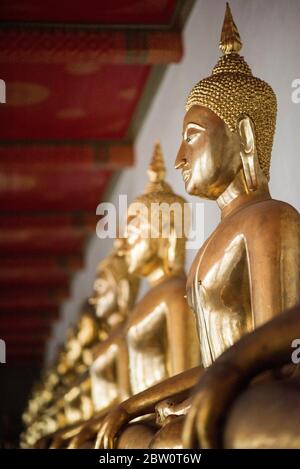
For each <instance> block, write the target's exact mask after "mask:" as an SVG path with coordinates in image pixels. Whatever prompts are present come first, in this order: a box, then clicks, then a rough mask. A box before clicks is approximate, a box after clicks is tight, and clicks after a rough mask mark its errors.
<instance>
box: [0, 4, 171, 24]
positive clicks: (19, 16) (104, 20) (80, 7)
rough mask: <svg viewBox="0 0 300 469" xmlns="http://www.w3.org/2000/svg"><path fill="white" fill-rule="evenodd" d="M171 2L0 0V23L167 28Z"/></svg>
mask: <svg viewBox="0 0 300 469" xmlns="http://www.w3.org/2000/svg"><path fill="white" fill-rule="evenodd" d="M174 4H175V0H142V1H141V0H113V1H112V0H106V1H104V0H86V1H85V2H84V4H83V3H82V2H79V1H78V0H77V1H75V2H74V0H64V1H63V2H61V0H49V1H41V0H1V5H0V19H1V20H5V21H45V22H51V21H53V22H62V23H100V24H108V25H111V24H120V25H126V24H136V25H139V24H148V25H149V24H150V25H160V24H168V23H169V22H170V20H171V17H172V14H173V12H174Z"/></svg>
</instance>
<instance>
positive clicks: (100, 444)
mask: <svg viewBox="0 0 300 469" xmlns="http://www.w3.org/2000/svg"><path fill="white" fill-rule="evenodd" d="M129 421H130V417H129V415H128V413H127V412H126V410H125V409H124V408H123V407H122V406H121V405H119V406H117V407H115V408H114V409H112V410H111V411H110V412H109V413H108V414H107V415H106V417H104V419H103V421H102V423H101V426H100V429H99V431H98V435H97V440H96V444H95V449H114V448H115V447H116V446H115V445H116V437H117V434H118V433H119V432H120V430H121V429H122V427H123V426H124V425H126V423H128V422H129Z"/></svg>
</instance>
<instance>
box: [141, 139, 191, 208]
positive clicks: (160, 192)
mask: <svg viewBox="0 0 300 469" xmlns="http://www.w3.org/2000/svg"><path fill="white" fill-rule="evenodd" d="M147 173H148V176H149V182H148V183H147V184H146V187H145V190H144V193H143V194H142V195H140V196H138V197H137V198H136V199H135V200H134V201H133V202H132V203H135V202H142V203H145V204H146V205H147V204H151V203H152V202H153V203H155V202H166V203H172V202H179V203H181V204H183V203H184V202H185V200H184V199H183V198H182V197H180V196H179V195H177V194H175V193H174V192H173V190H172V188H171V186H170V185H169V184H168V183H167V182H166V181H165V176H166V167H165V163H164V157H163V153H162V150H161V146H160V143H159V142H156V143H155V146H154V151H153V155H152V158H151V161H150V163H149V166H148V169H147Z"/></svg>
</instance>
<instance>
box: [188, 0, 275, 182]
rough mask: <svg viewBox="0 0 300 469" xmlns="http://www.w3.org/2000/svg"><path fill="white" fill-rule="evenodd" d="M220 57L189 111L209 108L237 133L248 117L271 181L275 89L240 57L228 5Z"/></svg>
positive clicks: (194, 93)
mask: <svg viewBox="0 0 300 469" xmlns="http://www.w3.org/2000/svg"><path fill="white" fill-rule="evenodd" d="M219 47H220V49H221V50H222V52H223V54H224V55H223V56H222V57H220V59H219V61H218V62H217V64H216V66H215V67H214V69H213V71H212V75H211V76H210V77H208V78H204V79H203V80H201V81H199V83H197V85H196V86H195V87H194V88H193V89H192V91H191V92H190V94H189V96H188V99H187V103H186V111H188V110H189V109H190V108H191V107H192V106H193V105H201V106H205V107H207V108H209V109H210V110H211V111H213V112H214V113H215V114H217V115H218V116H219V117H220V118H221V119H222V120H223V121H224V122H225V123H226V124H227V125H228V127H229V129H230V130H231V132H235V131H236V130H237V125H238V121H239V118H241V117H242V116H243V115H248V116H249V117H250V118H251V119H252V121H253V123H254V126H255V136H256V145H257V156H258V159H259V163H260V166H261V168H262V170H263V172H264V174H265V175H266V176H267V178H268V179H269V171H270V159H271V151H272V145H273V137H274V132H275V125H276V112H277V103H276V96H275V93H274V91H273V90H272V88H271V87H270V86H269V85H268V84H267V83H266V82H264V81H263V80H260V79H259V78H256V77H254V76H253V75H252V72H251V69H250V67H249V66H248V64H247V63H246V61H245V60H244V58H243V57H241V56H240V55H239V51H240V49H241V48H242V42H241V39H240V35H239V32H238V30H237V27H236V25H235V23H234V21H233V18H232V14H231V11H230V7H229V5H228V3H227V4H226V11H225V18H224V23H223V28H222V33H221V40H220V45H219Z"/></svg>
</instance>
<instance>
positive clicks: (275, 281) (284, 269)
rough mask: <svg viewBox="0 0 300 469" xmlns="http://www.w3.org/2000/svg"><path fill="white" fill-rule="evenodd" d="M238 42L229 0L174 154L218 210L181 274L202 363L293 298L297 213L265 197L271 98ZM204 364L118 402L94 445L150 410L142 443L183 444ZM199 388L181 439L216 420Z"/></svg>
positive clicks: (299, 234) (108, 444) (196, 191)
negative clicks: (152, 418)
mask: <svg viewBox="0 0 300 469" xmlns="http://www.w3.org/2000/svg"><path fill="white" fill-rule="evenodd" d="M241 46H242V43H241V40H240V37H239V33H238V31H237V28H236V26H235V24H234V22H233V19H232V16H231V12H230V9H229V6H228V4H227V7H226V13H225V20H224V25H223V30H222V35H221V42H220V48H221V50H222V52H223V54H224V55H223V56H222V57H221V58H220V59H219V61H218V63H217V65H216V66H215V67H214V69H213V72H212V75H211V76H210V77H208V78H206V79H204V80H201V81H200V82H199V83H198V84H197V85H196V86H195V87H194V88H193V90H192V91H191V93H190V94H189V97H188V100H187V107H186V114H185V117H184V123H183V141H182V144H181V146H180V149H179V152H178V155H177V158H176V163H175V167H176V168H177V169H180V170H181V171H182V176H183V180H184V183H185V188H186V191H187V192H188V193H189V194H192V195H196V196H199V197H201V198H206V199H210V200H215V201H216V202H217V204H218V206H219V208H220V211H221V221H220V223H219V225H218V226H217V228H216V229H215V230H214V232H213V233H212V234H211V235H210V237H209V238H208V239H207V240H206V242H205V243H204V245H203V246H202V247H201V249H200V251H199V253H198V255H197V256H196V258H195V260H194V262H193V265H192V267H191V270H190V272H189V275H188V279H187V298H188V302H189V304H190V306H191V308H192V309H193V310H194V312H195V314H196V318H197V326H198V331H199V339H200V347H201V356H202V364H203V367H204V369H205V368H207V367H209V366H211V364H212V363H213V362H214V361H215V360H216V359H217V358H218V357H219V356H220V355H221V354H222V353H223V352H224V351H225V350H226V349H228V348H229V347H231V346H232V345H233V344H234V343H235V342H236V341H237V340H239V339H240V338H241V337H242V336H244V335H245V334H247V333H249V332H251V331H253V329H255V328H256V327H258V326H260V325H262V324H264V323H265V322H267V321H269V320H270V319H272V318H273V317H274V316H276V315H278V314H279V313H282V312H283V311H284V310H285V309H287V308H289V307H292V306H294V305H295V304H297V303H298V302H299V299H300V288H299V287H300V276H299V272H300V269H299V267H300V259H299V247H300V217H299V214H298V212H297V211H296V210H295V209H294V208H293V207H291V206H290V205H288V204H286V203H284V202H280V201H277V200H274V199H272V198H271V196H270V193H269V187H268V180H269V167H270V159H271V149H272V141H273V136H274V130H275V121H276V97H275V94H274V92H273V90H272V89H271V87H270V86H269V85H268V84H267V83H265V82H264V81H262V80H260V79H258V78H256V77H254V76H253V75H252V72H251V70H250V68H249V66H248V65H247V63H246V62H245V60H244V59H243V57H241V56H240V55H239V51H240V49H241ZM249 353H251V351H250V352H249ZM203 367H200V368H195V369H193V370H189V371H188V372H185V373H182V374H179V375H177V376H175V377H174V378H173V379H172V380H165V381H164V382H162V383H160V384H158V385H156V386H154V387H152V388H150V389H148V390H146V391H144V392H142V393H140V394H137V395H136V396H134V397H132V398H130V399H128V400H127V401H125V402H123V403H121V404H120V405H119V406H117V407H116V408H115V409H114V410H113V411H112V412H111V413H110V414H109V415H108V416H107V417H106V418H105V420H104V422H103V423H102V426H101V428H100V431H99V435H98V446H99V447H104V448H107V449H108V448H113V447H116V446H118V447H120V444H122V435H123V434H122V429H123V428H125V427H126V425H127V424H128V422H130V421H131V420H132V419H134V418H136V417H140V416H143V415H145V414H148V413H150V412H153V411H154V410H156V411H157V416H158V421H160V423H161V424H162V428H161V429H160V430H159V431H158V432H157V434H156V435H155V436H154V438H153V439H152V440H151V441H150V442H149V444H148V446H149V447H150V448H180V447H182V428H183V422H184V420H185V418H184V416H185V415H186V414H187V412H188V411H189V409H190V407H191V402H192V400H191V398H190V397H188V398H187V399H182V395H185V396H186V395H188V391H189V390H191V389H192V388H193V386H194V385H195V384H196V382H197V381H198V379H199V377H200V376H201V375H202V374H203ZM204 376H205V373H204ZM203 379H204V378H203ZM221 383H222V387H223V382H222V380H220V381H219V382H218V383H217V384H216V383H215V384H216V389H215V391H216V392H218V390H219V386H220V385H221ZM222 392H223V391H222ZM218 395H219V393H218ZM199 396H200V397H199V399H198V400H197V399H196V400H195V402H194V404H193V411H192V415H193V416H196V417H195V418H194V419H193V418H192V417H189V418H188V419H187V424H186V425H187V426H186V429H185V441H191V439H190V440H189V438H188V435H189V433H191V432H192V429H193V426H194V422H196V424H197V426H198V428H200V426H201V428H202V430H201V431H202V432H204V433H205V432H206V431H209V430H208V429H209V425H208V423H207V421H206V420H205V417H206V416H207V415H208V411H209V415H210V419H211V421H212V422H214V408H213V407H211V408H209V410H208V408H207V407H205V408H202V407H201V405H200V402H201V394H200V395H199ZM214 403H216V400H215V401H214ZM197 406H199V409H200V410H199V412H197ZM201 412H202V414H201ZM216 412H217V408H216ZM201 419H202V420H201ZM202 422H205V423H206V425H205V424H203V425H202ZM199 431H200V430H199ZM120 435H121V436H120ZM118 436H120V438H119V441H118V438H117V437H118ZM201 441H206V440H205V438H204V440H201ZM120 442H121V443H120ZM134 444H136V443H134Z"/></svg>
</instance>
